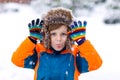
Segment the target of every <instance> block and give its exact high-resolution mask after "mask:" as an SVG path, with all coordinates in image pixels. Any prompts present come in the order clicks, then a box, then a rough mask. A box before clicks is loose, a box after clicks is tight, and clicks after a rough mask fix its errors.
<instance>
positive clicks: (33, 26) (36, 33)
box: [28, 19, 43, 40]
mask: <svg viewBox="0 0 120 80" xmlns="http://www.w3.org/2000/svg"><path fill="white" fill-rule="evenodd" d="M42 25H43V21H42V20H41V21H40V19H36V21H35V20H32V21H31V23H29V24H28V27H29V32H30V37H31V38H32V39H34V40H42V37H43V36H42V32H41V29H42Z"/></svg>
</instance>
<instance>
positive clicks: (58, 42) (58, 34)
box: [50, 25, 67, 51]
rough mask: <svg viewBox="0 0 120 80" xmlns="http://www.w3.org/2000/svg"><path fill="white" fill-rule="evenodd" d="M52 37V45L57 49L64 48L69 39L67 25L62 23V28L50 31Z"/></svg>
mask: <svg viewBox="0 0 120 80" xmlns="http://www.w3.org/2000/svg"><path fill="white" fill-rule="evenodd" d="M50 38H51V46H52V47H53V48H54V49H55V50H56V51H60V50H62V49H63V48H64V47H65V43H66V40H67V27H66V26H65V25H62V26H60V28H58V29H55V30H52V31H50Z"/></svg>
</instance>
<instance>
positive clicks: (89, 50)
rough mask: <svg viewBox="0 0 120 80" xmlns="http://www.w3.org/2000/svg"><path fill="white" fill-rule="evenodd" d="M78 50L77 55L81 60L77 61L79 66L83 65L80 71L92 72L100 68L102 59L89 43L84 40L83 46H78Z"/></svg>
mask: <svg viewBox="0 0 120 80" xmlns="http://www.w3.org/2000/svg"><path fill="white" fill-rule="evenodd" d="M78 50H79V51H80V52H79V55H80V58H81V60H79V61H81V62H80V65H84V66H83V67H82V68H81V70H82V69H85V68H87V70H88V71H92V70H95V69H98V68H99V67H100V66H101V64H102V59H101V57H100V56H99V54H98V52H97V51H96V49H95V48H94V47H93V45H92V44H91V43H90V41H88V40H86V41H85V42H84V43H83V44H81V45H80V46H78ZM80 65H79V66H80ZM88 71H86V72H88ZM83 72H84V71H83Z"/></svg>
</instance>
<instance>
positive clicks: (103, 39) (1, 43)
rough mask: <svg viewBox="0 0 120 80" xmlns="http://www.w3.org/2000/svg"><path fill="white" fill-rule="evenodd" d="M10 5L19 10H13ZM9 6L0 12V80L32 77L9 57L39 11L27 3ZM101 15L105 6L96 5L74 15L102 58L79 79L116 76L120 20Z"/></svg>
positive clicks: (107, 79)
mask: <svg viewBox="0 0 120 80" xmlns="http://www.w3.org/2000/svg"><path fill="white" fill-rule="evenodd" d="M14 7H17V8H18V9H19V11H18V12H13V11H12V8H14ZM9 8H10V9H9ZM9 8H8V11H7V12H2V13H0V80H33V77H34V71H33V70H31V69H24V68H20V67H17V66H15V65H14V64H13V63H12V62H11V57H12V54H13V52H14V51H15V50H16V49H17V47H18V46H19V45H20V43H21V42H22V41H23V40H24V39H25V38H26V37H27V36H28V35H29V31H28V27H27V24H28V23H29V22H30V21H31V20H32V19H36V18H38V17H39V18H40V17H41V14H38V13H35V11H34V9H33V8H31V7H29V6H27V5H17V4H14V5H11V7H9ZM104 16H105V10H104V9H101V8H99V7H98V9H96V10H95V11H94V13H92V15H91V16H89V17H80V18H77V19H80V20H86V21H87V22H88V25H87V33H86V38H87V39H89V40H90V41H91V43H92V44H93V45H94V47H95V48H96V50H97V51H98V53H99V55H100V56H101V58H102V60H103V64H102V66H101V67H100V68H99V69H98V70H95V71H92V72H89V73H84V74H81V75H80V77H79V80H120V76H119V74H120V62H119V61H120V57H119V54H120V38H119V35H120V24H116V25H106V24H104V23H103V18H104Z"/></svg>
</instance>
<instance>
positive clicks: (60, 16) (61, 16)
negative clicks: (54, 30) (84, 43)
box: [43, 7, 73, 48]
mask: <svg viewBox="0 0 120 80" xmlns="http://www.w3.org/2000/svg"><path fill="white" fill-rule="evenodd" d="M72 19H73V16H72V13H71V11H70V10H68V9H65V8H61V7H59V8H54V9H51V10H50V11H48V13H47V14H46V15H45V16H44V17H43V21H44V24H43V25H44V29H43V30H44V32H45V39H44V44H45V46H46V47H47V48H49V46H50V32H49V28H51V27H54V26H53V25H66V26H67V27H68V29H70V27H69V25H70V24H71V23H72V21H73V20H72ZM67 41H68V43H66V44H70V40H69V39H68V40H67ZM69 46H70V45H69Z"/></svg>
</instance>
